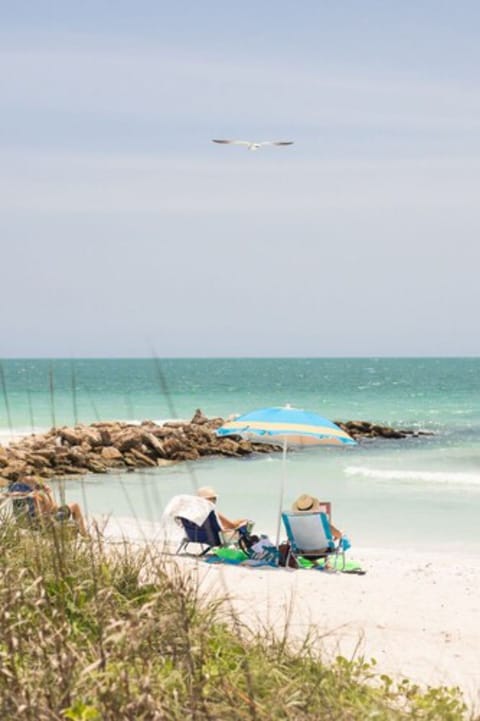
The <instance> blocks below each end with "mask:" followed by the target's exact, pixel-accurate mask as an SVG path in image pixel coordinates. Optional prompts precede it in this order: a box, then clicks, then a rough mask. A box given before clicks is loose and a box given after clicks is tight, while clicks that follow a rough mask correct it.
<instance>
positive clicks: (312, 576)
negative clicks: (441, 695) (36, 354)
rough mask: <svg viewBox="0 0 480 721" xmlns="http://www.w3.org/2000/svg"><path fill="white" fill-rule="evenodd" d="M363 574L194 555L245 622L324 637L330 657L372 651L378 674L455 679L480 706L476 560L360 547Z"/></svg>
mask: <svg viewBox="0 0 480 721" xmlns="http://www.w3.org/2000/svg"><path fill="white" fill-rule="evenodd" d="M354 557H355V559H356V560H358V561H360V562H361V564H362V566H363V568H365V569H366V570H367V574H366V575H364V576H358V575H347V574H341V573H334V574H331V573H325V572H321V571H315V570H286V569H278V570H276V569H269V568H265V567H262V568H255V569H252V568H245V567H241V566H227V565H223V564H222V565H212V564H207V563H202V562H197V561H192V560H191V559H185V560H182V561H181V563H182V564H185V565H186V566H187V567H191V566H194V567H195V566H196V567H197V568H198V573H199V578H200V580H201V587H202V591H203V592H204V593H206V594H207V595H209V596H211V595H212V594H214V595H220V596H223V595H225V594H226V593H228V594H229V596H230V597H231V599H232V600H231V603H232V606H233V608H234V609H235V611H237V612H238V614H239V617H240V619H241V621H242V622H244V623H245V624H246V625H248V626H249V627H250V628H251V627H253V626H254V625H255V624H257V625H258V626H260V625H261V626H267V627H271V628H274V629H276V630H277V631H279V632H281V631H282V629H283V628H284V625H285V621H286V618H287V617H288V616H289V615H290V630H289V633H290V634H291V638H293V639H294V638H302V637H304V636H305V634H306V633H307V632H308V629H309V628H311V627H314V629H315V631H316V632H317V633H319V634H320V635H322V636H323V639H322V642H321V643H322V652H324V653H325V655H326V656H327V657H328V656H331V655H337V654H341V655H344V656H347V657H353V656H364V657H365V659H367V660H368V659H371V658H375V659H376V661H377V670H378V672H379V673H386V674H388V675H390V676H392V677H394V678H396V679H400V678H402V677H406V678H409V679H410V680H411V681H414V682H416V683H418V684H421V685H432V686H438V685H445V686H458V687H460V689H461V690H462V692H463V694H464V697H465V701H466V702H467V704H468V706H470V707H473V708H476V709H478V708H480V653H479V649H480V601H479V599H478V588H479V587H480V559H478V557H475V556H468V555H463V556H459V554H455V555H451V556H446V555H444V554H434V553H421V552H414V553H413V552H411V553H402V554H401V553H399V552H398V551H386V550H384V551H381V550H374V549H364V550H363V551H361V552H360V551H358V552H356V553H355V556H354Z"/></svg>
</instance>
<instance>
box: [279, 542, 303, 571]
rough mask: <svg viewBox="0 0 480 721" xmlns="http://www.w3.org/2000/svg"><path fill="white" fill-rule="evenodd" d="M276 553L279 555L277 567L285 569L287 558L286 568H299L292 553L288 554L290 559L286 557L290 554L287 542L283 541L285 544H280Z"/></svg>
mask: <svg viewBox="0 0 480 721" xmlns="http://www.w3.org/2000/svg"><path fill="white" fill-rule="evenodd" d="M278 551H279V554H280V559H279V563H278V565H279V566H282V567H283V568H285V567H286V566H287V558H288V568H298V567H299V566H298V562H297V559H296V558H295V556H294V555H293V553H292V554H290V557H289V555H288V554H289V553H290V544H289V542H288V541H285V543H281V544H280V545H279V547H278Z"/></svg>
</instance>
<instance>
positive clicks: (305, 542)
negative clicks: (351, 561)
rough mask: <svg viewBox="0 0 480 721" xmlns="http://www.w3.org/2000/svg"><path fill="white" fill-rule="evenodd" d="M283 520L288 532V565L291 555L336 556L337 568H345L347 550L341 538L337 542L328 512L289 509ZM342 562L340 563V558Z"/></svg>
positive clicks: (295, 556) (316, 557)
mask: <svg viewBox="0 0 480 721" xmlns="http://www.w3.org/2000/svg"><path fill="white" fill-rule="evenodd" d="M282 521H283V525H284V526H285V530H286V532H287V537H288V541H289V550H288V553H287V558H286V563H285V565H286V566H288V563H289V560H290V557H291V556H293V557H294V558H295V559H296V558H297V557H298V556H302V557H303V558H310V559H318V558H325V559H328V558H329V557H330V556H334V557H335V568H337V569H338V570H341V569H342V568H345V551H344V548H343V544H342V542H341V539H339V540H338V542H337V543H335V540H334V538H333V536H332V532H331V529H330V523H329V522H328V518H327V515H326V513H321V512H320V513H294V512H293V511H288V512H285V513H282ZM339 558H341V559H342V564H341V565H339V564H338V559H339Z"/></svg>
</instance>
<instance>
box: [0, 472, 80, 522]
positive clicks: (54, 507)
mask: <svg viewBox="0 0 480 721" xmlns="http://www.w3.org/2000/svg"><path fill="white" fill-rule="evenodd" d="M8 491H9V494H10V495H11V496H12V499H13V501H14V502H15V500H16V499H26V501H27V504H28V515H29V516H30V518H31V519H35V518H38V519H39V520H40V521H41V520H42V518H48V517H52V516H53V517H56V518H57V519H58V520H66V519H67V518H69V516H70V515H71V516H72V518H73V520H74V521H75V522H76V524H77V526H78V530H79V531H80V533H81V534H82V536H87V535H88V533H87V528H86V526H85V520H84V518H83V514H82V511H81V509H80V506H79V505H78V503H68V504H66V505H65V506H59V505H58V504H57V502H56V501H55V498H54V497H53V492H52V489H51V488H50V486H47V484H46V483H44V482H41V483H40V482H38V480H37V479H36V478H35V477H34V476H25V477H24V478H22V479H20V480H18V481H14V482H13V483H11V484H10V485H9V487H8Z"/></svg>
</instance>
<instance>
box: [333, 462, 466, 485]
mask: <svg viewBox="0 0 480 721" xmlns="http://www.w3.org/2000/svg"><path fill="white" fill-rule="evenodd" d="M345 474H346V475H347V476H357V477H361V478H368V479H369V480H374V481H404V482H405V483H442V484H457V485H467V486H480V473H475V472H470V473H468V472H459V471H448V470H447V471H420V470H410V471H407V470H400V469H398V468H382V469H380V468H370V467H369V466H347V468H346V469H345Z"/></svg>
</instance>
